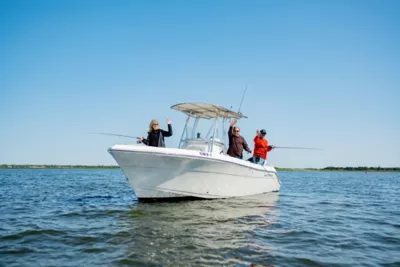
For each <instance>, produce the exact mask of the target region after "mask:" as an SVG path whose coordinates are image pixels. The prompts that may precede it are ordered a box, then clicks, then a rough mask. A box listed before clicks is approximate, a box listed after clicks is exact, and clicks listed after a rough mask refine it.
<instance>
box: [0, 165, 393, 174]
mask: <svg viewBox="0 0 400 267" xmlns="http://www.w3.org/2000/svg"><path fill="white" fill-rule="evenodd" d="M0 169H119V166H117V165H33V164H27V165H26V164H23V165H21V164H2V165H0ZM276 170H278V171H363V172H400V168H399V167H390V168H387V167H385V168H382V167H332V166H330V167H325V168H322V169H317V168H280V167H276Z"/></svg>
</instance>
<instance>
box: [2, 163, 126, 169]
mask: <svg viewBox="0 0 400 267" xmlns="http://www.w3.org/2000/svg"><path fill="white" fill-rule="evenodd" d="M0 169H119V166H117V165H109V166H107V165H33V164H2V165H0Z"/></svg>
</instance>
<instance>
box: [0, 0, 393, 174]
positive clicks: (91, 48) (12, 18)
mask: <svg viewBox="0 0 400 267" xmlns="http://www.w3.org/2000/svg"><path fill="white" fill-rule="evenodd" d="M399 48H400V1H395V0H394V1H390V0H385V1H378V0H375V1H370V0H354V1H344V0H338V1H317V0H304V1H297V0H294V1H285V0H283V1H282V0H279V1H278V0H276V1H272V0H265V1H264V0H263V1H235V0H218V1H206V0H203V1H183V0H182V1H174V0H171V1H156V0H154V1H139V0H137V1H123V0H121V1H100V0H97V1H89V0H85V1H75V0H70V1H41V0H38V1H22V0H16V1H14V0H12V1H11V0H10V1H7V0H1V1H0V147H1V150H0V164H80V165H115V164H116V162H115V161H114V159H113V158H112V156H111V155H110V154H109V153H108V152H107V149H108V148H109V147H110V146H112V145H114V144H126V143H134V142H135V140H133V139H127V138H120V137H113V136H102V135H93V134H90V133H93V132H105V133H117V134H127V135H133V136H146V131H147V128H148V125H149V122H150V121H151V120H152V119H157V120H159V122H160V123H161V128H164V129H165V128H166V127H167V119H171V120H172V126H173V129H174V135H173V136H172V137H169V138H167V139H166V145H167V146H168V147H177V146H178V143H179V139H180V136H181V131H182V130H183V126H184V123H185V115H184V114H182V113H180V112H178V111H175V110H172V109H171V108H170V107H171V106H172V105H174V104H177V103H183V102H202V103H211V104H216V105H220V106H224V107H226V108H231V107H232V109H233V110H234V111H237V110H238V109H239V105H240V101H241V98H242V94H243V92H244V88H245V86H246V85H248V89H247V92H246V94H245V96H244V100H243V104H242V106H241V112H242V113H243V114H244V115H246V116H247V117H248V118H247V119H242V120H240V121H239V122H238V125H239V126H240V127H241V134H242V135H243V136H244V137H245V139H246V140H247V142H248V143H249V145H250V147H251V148H253V141H252V140H253V138H254V135H255V132H256V130H257V129H261V128H264V129H266V130H267V132H268V134H267V139H268V141H269V143H270V144H272V145H275V146H297V147H317V148H322V149H323V150H320V151H315V150H294V149H275V150H273V151H272V152H270V153H269V154H268V163H269V164H272V165H275V166H278V167H288V168H323V167H326V166H381V167H400V120H399V117H400V105H399V100H400V75H399V74H400V73H399V72H400V49H399ZM246 156H247V155H246Z"/></svg>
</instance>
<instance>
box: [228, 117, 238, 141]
mask: <svg viewBox="0 0 400 267" xmlns="http://www.w3.org/2000/svg"><path fill="white" fill-rule="evenodd" d="M236 123H237V120H233V121H231V126H230V127H229V130H228V138H229V139H230V138H231V137H232V135H233V126H234V125H235V124H236Z"/></svg>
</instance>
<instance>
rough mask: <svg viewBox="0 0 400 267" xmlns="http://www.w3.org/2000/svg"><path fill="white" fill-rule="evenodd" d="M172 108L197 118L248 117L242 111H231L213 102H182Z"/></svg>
mask: <svg viewBox="0 0 400 267" xmlns="http://www.w3.org/2000/svg"><path fill="white" fill-rule="evenodd" d="M171 108H172V109H175V110H179V111H182V112H183V113H185V114H186V115H188V116H191V117H195V118H203V119H212V118H234V119H241V118H247V117H246V116H243V115H242V114H241V113H238V112H234V111H231V110H229V109H226V108H223V107H220V106H217V105H212V104H203V103H181V104H176V105H173V106H172V107H171Z"/></svg>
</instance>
